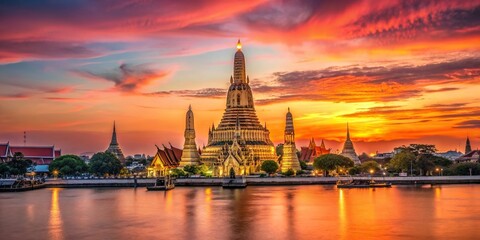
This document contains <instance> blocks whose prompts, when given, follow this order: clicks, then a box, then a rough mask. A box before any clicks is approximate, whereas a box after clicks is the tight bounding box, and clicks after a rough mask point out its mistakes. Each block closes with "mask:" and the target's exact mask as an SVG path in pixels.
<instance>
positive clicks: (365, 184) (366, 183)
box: [337, 179, 392, 188]
mask: <svg viewBox="0 0 480 240" xmlns="http://www.w3.org/2000/svg"><path fill="white" fill-rule="evenodd" d="M390 187H392V184H391V183H377V182H375V181H374V180H359V179H357V180H353V179H352V180H349V181H341V180H339V181H338V182H337V188H390Z"/></svg>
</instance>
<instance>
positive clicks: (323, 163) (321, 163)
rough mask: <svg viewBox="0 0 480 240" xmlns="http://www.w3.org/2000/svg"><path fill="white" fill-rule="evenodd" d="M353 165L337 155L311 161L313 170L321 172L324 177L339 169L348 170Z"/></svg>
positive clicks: (325, 155) (350, 161)
mask: <svg viewBox="0 0 480 240" xmlns="http://www.w3.org/2000/svg"><path fill="white" fill-rule="evenodd" d="M353 165H354V163H353V161H352V160H350V159H349V158H347V157H344V156H342V155H338V154H331V153H330V154H324V155H322V156H320V157H318V158H315V160H314V161H313V168H314V169H316V170H322V171H323V173H324V176H327V175H328V172H329V171H333V170H335V169H337V168H339V167H343V168H350V167H353Z"/></svg>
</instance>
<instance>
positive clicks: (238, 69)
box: [233, 39, 247, 84]
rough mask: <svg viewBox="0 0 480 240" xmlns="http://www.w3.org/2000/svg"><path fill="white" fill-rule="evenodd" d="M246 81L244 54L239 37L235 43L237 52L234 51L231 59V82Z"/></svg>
mask: <svg viewBox="0 0 480 240" xmlns="http://www.w3.org/2000/svg"><path fill="white" fill-rule="evenodd" d="M246 82H247V78H246V71H245V56H244V55H243V52H242V44H241V43H240V39H239V40H238V43H237V52H236V53H235V57H234V61H233V83H234V84H240V83H246Z"/></svg>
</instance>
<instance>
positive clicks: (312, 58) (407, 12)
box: [0, 0, 480, 155]
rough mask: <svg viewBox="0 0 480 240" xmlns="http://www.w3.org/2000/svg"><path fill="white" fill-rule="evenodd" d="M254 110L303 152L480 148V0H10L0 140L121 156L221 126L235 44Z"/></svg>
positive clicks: (3, 20)
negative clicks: (348, 142) (310, 147)
mask: <svg viewBox="0 0 480 240" xmlns="http://www.w3.org/2000/svg"><path fill="white" fill-rule="evenodd" d="M238 39H241V41H242V43H243V52H244V54H245V57H246V67H247V74H248V75H249V77H250V85H251V86H252V89H253V94H254V99H255V107H256V110H257V114H258V117H259V119H260V121H261V122H262V123H263V122H266V123H267V127H268V128H269V129H270V132H271V134H270V137H271V139H272V140H273V141H274V143H275V144H278V143H281V142H283V129H284V127H285V114H286V111H287V108H288V107H290V109H291V112H292V114H293V117H294V124H295V131H296V140H297V148H300V146H305V145H307V143H308V139H310V138H312V137H314V138H315V139H316V140H317V143H320V140H321V139H325V141H326V145H327V147H328V148H332V150H333V151H334V152H335V151H336V150H337V149H340V150H341V147H342V144H343V141H344V139H345V135H346V134H345V130H346V123H347V122H348V123H349V125H350V129H351V136H352V140H353V142H354V145H355V148H356V150H357V153H358V154H360V153H362V152H367V153H372V152H375V151H377V150H378V151H380V152H383V151H391V150H392V149H393V147H395V146H399V145H402V144H409V143H430V144H435V145H436V146H437V148H438V149H439V150H440V151H446V150H450V149H452V150H454V149H458V150H460V151H462V152H463V151H464V147H465V138H466V137H467V136H469V137H470V139H471V141H472V148H474V149H476V148H478V147H479V146H480V1H479V0H476V1H466V0H459V1H455V0H448V1H428V0H421V1H420V0H419V1H393V0H392V1H373V0H372V1H343V0H337V1H313V0H312V1H224V0H223V1H222V0H220V1H210V0H209V1H207V0H205V1H202V0H195V1H193V0H192V1H153V0H152V1H148V0H138V1H136V0H129V1H128V0H126V1H113V0H112V1H87V0H78V1H75V0H73V1H2V2H1V3H0V100H1V102H0V114H1V115H0V143H2V142H7V141H10V144H14V145H15V144H16V145H20V144H23V132H24V131H26V132H27V144H29V145H55V146H56V147H58V148H61V149H62V153H63V154H66V153H75V154H80V153H83V152H97V151H104V150H105V149H106V148H107V147H108V144H109V141H110V137H111V130H112V124H113V121H114V120H115V121H116V123H117V131H118V133H117V134H118V140H119V143H120V146H121V147H122V149H123V151H124V153H126V154H127V155H131V154H135V153H145V154H150V155H153V154H154V152H155V151H156V149H155V145H154V144H158V145H161V144H165V145H167V144H168V143H169V142H171V144H172V145H174V146H176V147H183V131H184V127H185V113H186V111H187V109H188V106H189V104H191V105H192V108H193V111H194V115H195V127H196V134H197V145H199V146H202V145H203V144H204V143H205V144H206V142H207V134H208V127H209V126H211V125H212V123H214V124H215V125H216V124H218V123H219V121H220V119H221V116H222V114H223V110H224V109H225V97H226V90H227V88H228V86H229V79H230V75H232V74H233V55H234V53H235V51H236V48H235V46H236V43H237V40H238Z"/></svg>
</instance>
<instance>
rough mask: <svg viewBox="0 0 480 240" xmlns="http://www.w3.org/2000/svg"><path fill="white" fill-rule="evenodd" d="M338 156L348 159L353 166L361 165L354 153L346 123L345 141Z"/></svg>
mask: <svg viewBox="0 0 480 240" xmlns="http://www.w3.org/2000/svg"><path fill="white" fill-rule="evenodd" d="M340 155H342V156H344V157H347V158H350V159H351V160H352V161H353V162H354V163H355V164H361V162H360V159H359V158H358V156H357V153H356V152H355V148H354V147H353V142H352V140H350V129H349V128H348V123H347V139H346V140H345V143H344V144H343V149H342V153H340Z"/></svg>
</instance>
